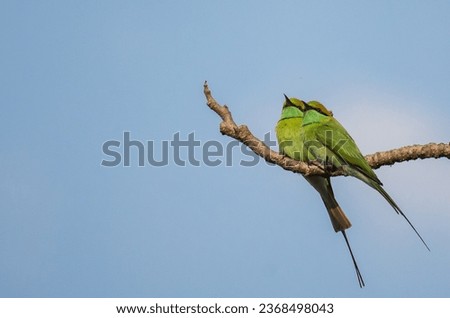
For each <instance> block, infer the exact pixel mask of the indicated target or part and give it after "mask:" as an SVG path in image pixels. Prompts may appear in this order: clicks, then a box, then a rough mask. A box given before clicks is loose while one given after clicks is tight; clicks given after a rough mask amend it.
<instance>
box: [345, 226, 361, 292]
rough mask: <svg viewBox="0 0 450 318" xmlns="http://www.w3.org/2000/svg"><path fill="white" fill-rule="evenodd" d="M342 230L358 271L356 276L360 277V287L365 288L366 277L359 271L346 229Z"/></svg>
mask: <svg viewBox="0 0 450 318" xmlns="http://www.w3.org/2000/svg"><path fill="white" fill-rule="evenodd" d="M341 232H342V235H344V239H345V243H346V244H347V247H348V250H349V252H350V256H351V257H352V261H353V266H354V267H355V271H356V277H358V283H359V287H361V288H363V287H364V286H365V284H364V279H363V277H362V275H361V272H360V271H359V267H358V263H356V259H355V256H354V255H353V251H352V248H351V247H350V243H349V242H348V238H347V234H346V233H345V231H341Z"/></svg>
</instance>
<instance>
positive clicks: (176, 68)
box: [0, 0, 450, 297]
mask: <svg viewBox="0 0 450 318" xmlns="http://www.w3.org/2000/svg"><path fill="white" fill-rule="evenodd" d="M0 43H1V50H0V105H1V115H0V127H1V128H0V129H1V135H0V136H1V148H0V163H1V164H0V189H1V191H0V296H2V297H449V296H450V245H449V242H450V195H449V194H450V192H449V191H450V190H449V188H450V162H449V160H448V159H438V160H436V159H428V160H421V161H420V160H419V161H416V162H408V163H401V164H396V165H394V166H392V167H382V168H380V169H378V170H377V171H376V172H377V174H378V176H379V177H380V179H381V180H382V181H383V183H384V184H385V189H386V190H387V191H388V192H389V193H390V194H391V195H392V196H393V198H394V199H395V200H396V202H397V203H398V204H399V205H400V206H401V208H402V209H403V210H404V211H405V213H406V214H407V215H408V216H409V218H410V220H411V221H412V222H413V223H414V224H415V225H416V227H417V228H418V230H419V231H420V232H421V234H422V236H423V237H424V238H425V240H426V241H427V243H428V244H429V246H430V248H431V252H428V251H427V250H426V249H425V248H424V246H423V245H422V244H421V242H420V240H419V239H418V238H417V237H416V236H415V234H414V232H413V231H412V230H411V229H410V228H409V226H408V224H407V223H406V222H405V221H404V220H403V219H402V217H400V216H398V215H396V213H395V212H394V211H393V210H392V208H391V207H390V206H389V205H388V204H387V203H386V202H385V201H384V199H383V198H382V197H381V196H380V195H379V194H378V193H376V192H375V191H374V190H372V189H370V188H369V187H367V186H366V185H365V184H363V183H362V182H360V181H359V180H356V179H352V178H345V177H338V178H334V179H333V184H334V188H335V194H336V197H337V199H338V201H339V202H340V204H341V206H342V208H343V209H344V210H345V211H346V213H347V215H348V216H349V218H350V219H351V220H352V223H353V227H352V228H351V229H350V230H349V231H348V235H349V238H350V240H351V243H352V245H353V248H354V252H355V254H356V257H357V259H358V262H359V265H360V269H361V271H362V273H363V275H364V278H365V281H366V284H367V287H366V288H364V289H360V288H359V286H358V284H357V280H356V276H355V273H354V269H353V266H352V263H351V259H350V256H349V255H348V252H347V250H346V246H345V244H344V240H343V238H342V236H341V235H340V234H336V233H334V231H333V230H332V227H331V223H330V221H329V219H328V216H327V214H326V211H325V209H324V207H323V204H322V202H321V200H320V198H319V196H318V194H317V193H316V192H315V191H314V190H313V189H312V188H311V187H310V186H309V185H308V184H307V183H306V182H305V181H304V180H303V178H302V177H301V176H300V175H295V174H292V173H290V172H286V171H284V170H282V169H281V168H279V167H275V166H269V165H267V164H265V163H263V162H260V163H259V164H258V165H256V166H255V167H251V168H249V167H243V166H241V165H239V161H240V160H241V159H243V158H244V159H246V158H247V159H248V158H249V157H248V156H246V155H245V154H242V153H240V151H239V149H238V148H235V149H234V150H233V156H232V160H233V165H232V167H227V166H225V163H223V164H221V165H219V166H217V167H208V166H206V165H205V164H201V165H200V166H199V167H195V166H193V165H191V164H189V163H187V165H186V166H184V167H180V166H177V165H176V164H175V163H174V161H173V155H171V157H170V160H169V161H170V162H169V165H168V166H165V167H159V168H156V167H152V166H151V165H149V164H148V163H147V164H146V165H145V167H138V157H137V151H136V148H133V149H132V156H131V167H124V166H123V165H119V166H117V167H112V168H111V167H110V168H107V167H103V166H101V162H102V160H111V159H112V158H111V157H110V156H107V155H105V154H103V153H102V144H103V143H104V142H105V141H108V140H118V141H121V142H123V140H122V139H123V132H124V131H128V132H130V136H131V138H132V139H134V140H140V141H142V142H146V141H147V140H153V141H154V144H155V146H156V150H155V157H156V158H157V159H158V158H160V156H161V155H162V154H161V145H162V141H164V140H171V139H172V138H173V136H174V134H175V133H177V132H179V134H180V137H181V139H187V137H188V135H189V134H190V133H195V137H196V139H198V140H199V141H201V144H202V145H203V144H204V143H205V142H207V141H209V140H216V141H218V142H220V143H221V144H222V145H223V146H224V147H226V145H227V144H228V143H229V142H230V141H231V140H230V139H229V138H228V137H224V136H222V135H221V134H220V133H219V122H220V120H219V117H218V116H217V115H216V114H214V113H213V112H212V111H211V110H210V109H208V107H207V106H206V105H205V98H204V96H203V92H202V89H203V86H202V85H203V82H204V80H208V82H209V84H210V87H211V89H212V91H213V93H214V96H215V97H216V99H217V100H218V101H219V102H221V103H226V104H227V105H228V106H229V107H230V109H231V111H232V112H233V115H234V119H235V121H236V122H237V123H239V124H243V123H245V124H247V125H248V126H249V127H250V129H251V130H252V132H253V133H254V134H255V135H256V136H258V137H260V138H263V136H264V134H265V133H267V132H272V139H274V138H275V136H274V135H273V130H274V126H275V124H276V122H277V120H278V118H279V116H280V110H281V104H282V102H283V93H286V94H287V95H289V96H296V97H299V98H303V99H306V100H310V99H317V100H320V101H322V102H323V103H324V104H325V105H326V106H328V107H329V108H331V109H332V110H333V112H334V114H335V117H336V118H337V119H338V120H339V121H340V122H341V123H342V124H343V125H344V126H345V127H346V128H347V130H348V131H349V132H350V133H351V134H352V136H353V137H354V139H355V140H356V141H357V143H358V144H359V146H360V148H361V151H362V152H363V153H364V154H368V153H373V152H375V151H382V150H388V149H392V148H395V147H399V146H403V145H410V144H420V143H427V142H431V141H434V142H448V141H449V139H450V138H449V137H450V128H449V118H450V107H449V100H450V3H449V2H448V1H431V2H430V1H395V2H394V1H375V2H374V1H244V2H241V3H239V4H238V3H237V2H233V1H228V2H225V1H220V2H219V1H206V0H205V1H159V2H157V1H125V2H124V1H2V2H1V9H0ZM274 149H276V147H274ZM118 150H119V151H121V152H122V153H123V148H119V149H118ZM170 151H171V152H172V149H170ZM195 155H196V159H201V157H202V148H201V147H197V148H196V150H195ZM181 156H182V158H187V150H186V149H182V151H181ZM219 158H221V157H219ZM222 159H223V160H224V157H223V156H222Z"/></svg>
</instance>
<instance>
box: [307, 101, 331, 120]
mask: <svg viewBox="0 0 450 318" xmlns="http://www.w3.org/2000/svg"><path fill="white" fill-rule="evenodd" d="M304 105H305V108H306V110H309V109H313V110H315V111H317V112H319V113H321V114H323V115H325V116H331V117H332V116H333V112H332V111H331V110H329V109H328V108H326V107H325V106H324V105H323V104H322V103H320V102H318V101H316V100H312V101H309V102H307V103H304Z"/></svg>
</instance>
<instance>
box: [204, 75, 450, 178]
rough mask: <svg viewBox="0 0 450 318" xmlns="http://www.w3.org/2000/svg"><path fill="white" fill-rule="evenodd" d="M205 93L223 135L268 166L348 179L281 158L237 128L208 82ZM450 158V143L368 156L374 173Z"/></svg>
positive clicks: (411, 147) (412, 147)
mask: <svg viewBox="0 0 450 318" xmlns="http://www.w3.org/2000/svg"><path fill="white" fill-rule="evenodd" d="M203 92H204V94H205V97H206V104H207V105H208V107H209V108H211V109H212V110H213V111H214V112H216V113H217V114H218V115H219V116H220V118H222V122H221V123H220V132H221V133H222V134H223V135H227V136H229V137H231V138H234V139H236V140H239V141H240V142H242V143H243V144H245V145H246V146H248V147H249V148H250V149H252V150H253V152H254V153H256V154H257V155H259V156H260V157H262V158H264V159H265V160H266V161H267V162H270V163H274V164H276V165H278V166H280V167H281V168H283V169H285V170H289V171H292V172H297V173H301V174H303V175H323V176H338V175H345V173H344V171H342V170H340V169H338V170H335V171H332V172H330V171H325V170H324V168H323V167H322V166H320V165H315V164H314V165H308V164H307V163H304V162H301V161H298V160H293V159H291V158H289V157H286V156H284V155H281V154H279V153H278V152H275V151H273V150H271V149H270V148H269V147H267V146H266V144H264V143H263V142H262V141H261V140H259V139H258V138H256V137H255V136H254V135H253V134H252V133H251V132H250V130H249V129H248V127H247V126H246V125H239V126H238V125H237V124H236V123H235V122H234V120H233V116H232V115H231V112H230V110H229V109H228V107H227V106H226V105H223V106H222V105H220V104H219V103H218V102H217V101H216V100H215V99H214V97H213V96H212V93H211V90H210V89H209V87H208V83H207V82H206V81H205V84H204V85H203ZM443 157H445V158H449V159H450V143H439V144H436V143H429V144H426V145H412V146H405V147H401V148H398V149H393V150H388V151H383V152H376V153H374V154H372V155H367V156H365V158H366V160H367V162H368V163H369V165H370V166H371V167H372V168H373V169H378V168H379V167H381V166H385V165H393V164H394V163H398V162H403V161H409V160H416V159H427V158H443Z"/></svg>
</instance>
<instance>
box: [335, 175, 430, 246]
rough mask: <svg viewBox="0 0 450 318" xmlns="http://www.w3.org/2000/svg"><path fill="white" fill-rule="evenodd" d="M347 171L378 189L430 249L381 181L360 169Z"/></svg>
mask: <svg viewBox="0 0 450 318" xmlns="http://www.w3.org/2000/svg"><path fill="white" fill-rule="evenodd" d="M344 167H345V166H344ZM346 171H347V173H348V174H350V175H352V176H354V177H356V178H358V179H360V180H361V181H364V182H365V183H366V184H367V185H369V186H370V187H372V188H374V189H375V190H377V191H378V193H380V194H381V195H382V196H383V198H385V199H386V201H387V202H388V203H389V204H390V205H391V206H392V208H393V209H394V210H395V212H397V214H400V215H401V216H403V217H404V218H405V220H406V222H408V224H409V225H410V226H411V228H412V229H413V230H414V232H416V234H417V236H418V237H419V239H420V240H421V241H422V243H423V244H424V245H425V247H426V248H427V249H428V250H430V248H429V247H428V245H427V243H425V240H424V239H423V238H422V236H421V235H420V234H419V232H418V231H417V230H416V228H415V227H414V225H413V224H412V223H411V221H410V220H409V219H408V218H407V217H406V215H405V213H403V211H402V210H401V209H400V208H399V206H398V205H397V203H395V202H394V200H393V199H392V198H391V196H390V195H389V194H388V193H387V192H386V191H385V190H384V189H383V187H382V184H381V183H378V182H375V181H374V180H372V179H370V178H369V177H367V176H366V175H364V174H363V173H361V172H359V171H358V170H355V169H346Z"/></svg>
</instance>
